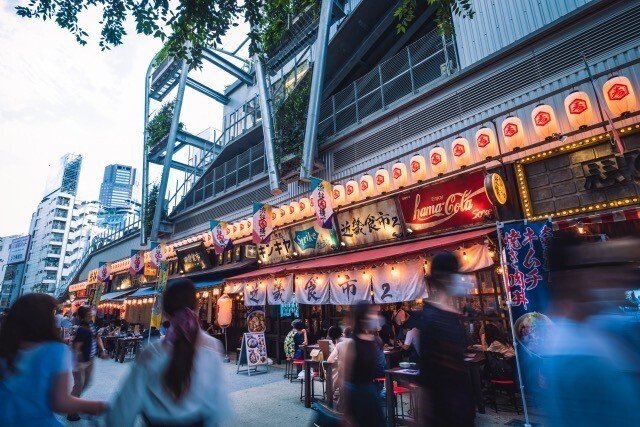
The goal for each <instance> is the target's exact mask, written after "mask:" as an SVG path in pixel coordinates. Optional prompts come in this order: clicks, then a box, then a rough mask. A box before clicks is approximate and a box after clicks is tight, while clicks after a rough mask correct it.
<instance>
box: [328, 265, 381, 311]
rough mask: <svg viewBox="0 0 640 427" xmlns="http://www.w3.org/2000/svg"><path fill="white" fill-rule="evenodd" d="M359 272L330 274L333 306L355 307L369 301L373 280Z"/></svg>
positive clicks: (350, 271) (349, 271)
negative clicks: (361, 302)
mask: <svg viewBox="0 0 640 427" xmlns="http://www.w3.org/2000/svg"><path fill="white" fill-rule="evenodd" d="M363 273H364V272H363V271H359V270H347V271H338V272H335V273H330V274H329V282H330V283H331V295H330V297H329V299H330V301H331V304H335V305H353V304H356V303H357V302H358V301H364V300H366V301H369V298H370V286H371V278H370V276H368V275H367V274H363Z"/></svg>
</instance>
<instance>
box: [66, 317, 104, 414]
mask: <svg viewBox="0 0 640 427" xmlns="http://www.w3.org/2000/svg"><path fill="white" fill-rule="evenodd" d="M77 316H78V321H79V326H78V329H77V330H76V335H75V338H74V339H73V342H72V349H73V354H74V356H75V366H74V370H73V389H72V390H71V395H72V396H75V397H80V395H81V394H82V392H83V391H84V390H86V389H87V387H88V386H89V382H90V381H91V377H92V374H93V359H94V357H95V356H96V354H97V349H98V346H97V342H96V332H95V328H93V327H92V325H91V324H90V322H91V308H89V307H87V306H82V307H80V308H79V309H78V311H77ZM67 420H69V421H78V420H80V417H79V416H78V414H69V415H68V416H67Z"/></svg>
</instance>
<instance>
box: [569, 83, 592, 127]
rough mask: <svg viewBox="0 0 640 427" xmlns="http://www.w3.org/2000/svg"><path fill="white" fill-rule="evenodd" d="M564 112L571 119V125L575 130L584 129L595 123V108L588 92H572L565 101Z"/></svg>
mask: <svg viewBox="0 0 640 427" xmlns="http://www.w3.org/2000/svg"><path fill="white" fill-rule="evenodd" d="M564 111H565V113H566V114H567V119H569V125H570V126H571V127H572V128H574V129H580V128H584V127H587V126H589V125H590V124H592V123H594V122H595V116H594V111H593V107H592V106H591V100H590V99H589V95H588V94H587V92H584V91H575V92H571V93H570V94H569V95H568V96H567V97H566V98H565V99H564Z"/></svg>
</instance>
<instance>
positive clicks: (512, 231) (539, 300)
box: [502, 220, 553, 321]
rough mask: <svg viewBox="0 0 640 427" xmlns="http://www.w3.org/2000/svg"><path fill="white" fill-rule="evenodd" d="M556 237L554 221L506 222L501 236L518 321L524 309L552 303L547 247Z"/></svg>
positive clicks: (535, 309)
mask: <svg viewBox="0 0 640 427" xmlns="http://www.w3.org/2000/svg"><path fill="white" fill-rule="evenodd" d="M552 238H553V228H552V225H551V221H548V220H545V221H536V222H526V221H518V222H514V223H509V224H504V226H503V228H502V239H503V244H504V251H505V257H506V260H505V261H506V267H507V275H508V283H507V288H508V291H509V294H510V297H511V310H512V314H513V319H514V321H516V320H517V319H518V318H520V317H521V316H522V315H523V314H525V313H531V312H538V313H543V312H545V311H546V308H547V306H548V304H549V265H548V262H547V248H548V247H549V243H550V242H551V239H552Z"/></svg>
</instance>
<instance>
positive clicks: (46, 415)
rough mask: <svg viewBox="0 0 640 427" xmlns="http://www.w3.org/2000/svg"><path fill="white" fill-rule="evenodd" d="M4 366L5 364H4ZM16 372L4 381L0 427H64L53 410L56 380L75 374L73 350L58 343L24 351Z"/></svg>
mask: <svg viewBox="0 0 640 427" xmlns="http://www.w3.org/2000/svg"><path fill="white" fill-rule="evenodd" d="M0 363H4V362H0ZM15 367H16V370H15V372H14V373H8V372H6V373H5V374H4V378H3V379H2V380H0V414H1V415H0V424H1V425H3V426H7V427H8V426H19V427H31V426H43V427H48V426H56V427H57V426H60V425H61V424H60V422H59V421H58V420H57V419H56V418H55V416H54V413H53V409H52V408H51V390H52V388H53V381H54V378H55V377H56V376H57V375H58V374H61V373H65V372H68V373H70V372H71V351H70V350H69V348H68V347H67V346H66V345H65V344H63V343H58V342H46V343H42V344H38V345H37V346H35V347H33V348H30V349H28V350H22V351H21V352H20V353H19V355H18V357H17V359H16V362H15Z"/></svg>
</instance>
